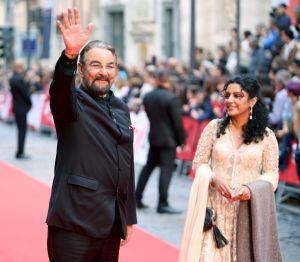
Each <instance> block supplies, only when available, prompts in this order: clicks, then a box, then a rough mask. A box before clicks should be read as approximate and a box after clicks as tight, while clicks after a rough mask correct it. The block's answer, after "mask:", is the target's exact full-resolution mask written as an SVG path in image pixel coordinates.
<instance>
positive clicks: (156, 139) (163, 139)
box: [143, 87, 186, 148]
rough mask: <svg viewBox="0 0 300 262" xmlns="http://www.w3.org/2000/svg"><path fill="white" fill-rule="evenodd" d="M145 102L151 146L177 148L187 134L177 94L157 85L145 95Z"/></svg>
mask: <svg viewBox="0 0 300 262" xmlns="http://www.w3.org/2000/svg"><path fill="white" fill-rule="evenodd" d="M143 103H144V106H145V111H146V113H147V116H148V118H149V121H150V132H149V143H150V146H153V147H164V148H175V147H176V146H180V145H183V144H184V142H185V138H186V134H185V131H184V129H183V125H182V114H181V105H180V101H179V99H178V98H177V96H176V95H175V94H174V93H172V92H170V91H168V90H167V89H165V88H163V87H157V88H155V89H154V90H153V91H151V92H150V93H148V94H146V95H145V97H144V101H143Z"/></svg>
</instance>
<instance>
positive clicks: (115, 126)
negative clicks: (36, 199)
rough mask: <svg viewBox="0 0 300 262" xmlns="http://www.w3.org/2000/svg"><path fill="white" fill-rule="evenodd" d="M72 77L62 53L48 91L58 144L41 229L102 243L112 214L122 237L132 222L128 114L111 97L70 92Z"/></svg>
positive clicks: (71, 66) (72, 62)
mask: <svg viewBox="0 0 300 262" xmlns="http://www.w3.org/2000/svg"><path fill="white" fill-rule="evenodd" d="M75 72H76V59H74V60H70V59H68V58H67V57H66V56H65V55H64V54H62V55H61V57H60V58H59V60H58V62H57V64H56V67H55V73H54V78H53V81H52V84H51V87H50V105H51V111H52V114H53V117H54V121H55V127H56V131H57V138H58V144H57V155H56V161H55V176H54V180H53V186H52V193H51V199H50V204H49V210H48V216H47V224H48V226H56V227H60V228H64V229H66V230H71V231H75V232H78V233H81V234H85V235H88V236H91V237H95V238H103V237H106V236H107V235H108V234H109V232H110V229H111V228H112V226H113V223H114V221H115V219H116V217H115V215H116V216H118V218H117V219H118V220H117V221H120V222H121V225H120V226H121V231H122V232H121V233H122V238H124V237H125V235H126V225H131V224H135V223H136V206H135V192H134V163H133V130H132V127H131V122H130V116H129V110H128V107H127V106H126V105H125V104H124V103H123V102H121V101H120V100H119V99H118V98H116V97H115V96H114V95H113V93H112V92H110V94H109V97H108V98H107V99H102V98H100V97H93V96H92V95H90V94H89V93H88V92H87V91H86V90H85V88H84V87H83V86H81V87H80V88H78V89H77V88H75Z"/></svg>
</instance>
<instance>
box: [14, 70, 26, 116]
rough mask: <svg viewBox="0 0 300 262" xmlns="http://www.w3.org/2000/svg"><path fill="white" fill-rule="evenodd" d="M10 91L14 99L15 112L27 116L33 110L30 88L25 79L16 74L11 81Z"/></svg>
mask: <svg viewBox="0 0 300 262" xmlns="http://www.w3.org/2000/svg"><path fill="white" fill-rule="evenodd" d="M9 85H10V91H11V94H12V97H13V112H14V113H15V114H26V113H27V112H28V111H29V109H30V108H31V100H30V86H29V84H28V83H27V82H25V81H24V79H23V77H22V76H20V75H19V74H17V73H14V74H13V76H12V78H11V79H10V80H9Z"/></svg>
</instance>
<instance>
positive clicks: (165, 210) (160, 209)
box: [157, 206, 182, 215]
mask: <svg viewBox="0 0 300 262" xmlns="http://www.w3.org/2000/svg"><path fill="white" fill-rule="evenodd" d="M157 213H160V214H171V215H173V214H174V215H175V214H181V213H182V211H180V210H178V209H175V208H173V207H170V206H159V207H157Z"/></svg>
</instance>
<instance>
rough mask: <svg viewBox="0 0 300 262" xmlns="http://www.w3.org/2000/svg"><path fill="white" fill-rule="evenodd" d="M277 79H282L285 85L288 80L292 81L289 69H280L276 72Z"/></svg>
mask: <svg viewBox="0 0 300 262" xmlns="http://www.w3.org/2000/svg"><path fill="white" fill-rule="evenodd" d="M275 79H276V80H277V81H280V82H281V83H282V84H283V85H284V86H286V85H287V84H288V82H289V81H290V79H291V74H290V72H289V71H288V70H285V69H280V70H279V71H278V72H277V73H276V75H275Z"/></svg>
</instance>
